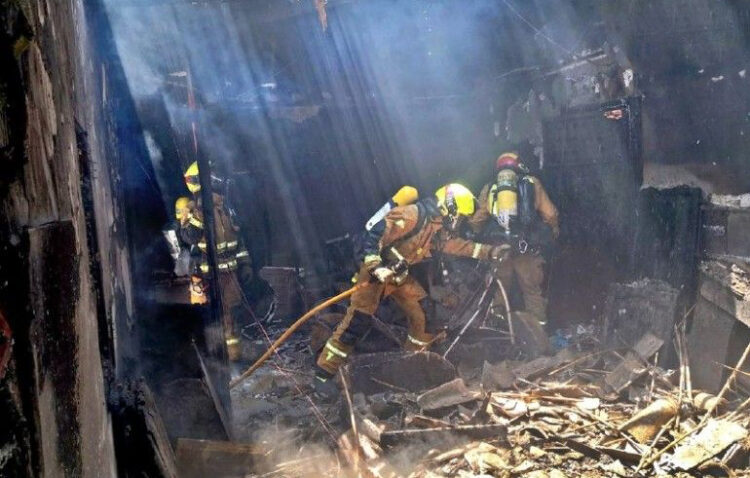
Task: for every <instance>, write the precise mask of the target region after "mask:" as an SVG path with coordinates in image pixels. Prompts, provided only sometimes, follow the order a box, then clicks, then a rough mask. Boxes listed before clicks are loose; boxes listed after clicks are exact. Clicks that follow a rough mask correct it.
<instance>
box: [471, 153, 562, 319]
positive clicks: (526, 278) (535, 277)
mask: <svg viewBox="0 0 750 478" xmlns="http://www.w3.org/2000/svg"><path fill="white" fill-rule="evenodd" d="M496 171H497V176H496V181H495V182H494V183H491V184H487V185H485V186H484V188H482V191H481V192H480V194H479V210H478V211H477V213H476V214H474V215H473V216H472V217H471V218H470V219H469V225H470V226H471V228H472V229H473V230H474V231H475V232H480V231H482V232H483V233H484V235H483V236H480V237H483V238H484V240H487V242H491V243H505V244H509V245H511V251H510V254H509V257H508V259H507V260H505V261H503V262H502V263H501V264H500V265H499V267H498V269H497V275H498V279H500V280H501V281H502V282H503V284H509V283H510V282H511V280H512V279H513V278H514V277H515V279H516V280H517V282H518V285H519V288H520V290H521V295H522V296H523V301H524V311H525V312H527V313H529V314H532V315H533V317H534V318H535V319H536V320H537V321H539V322H540V324H542V325H544V324H545V323H546V320H547V300H546V299H545V297H544V293H543V292H544V291H543V285H544V266H545V259H544V253H545V252H546V251H547V250H548V249H549V248H550V247H551V246H552V244H553V242H554V240H555V239H556V238H557V236H558V235H559V234H560V226H559V219H558V213H557V208H556V207H555V205H554V204H553V203H552V201H551V200H550V198H549V196H548V195H547V192H546V191H545V190H544V187H543V186H542V183H541V181H539V179H538V178H536V177H534V176H532V175H531V174H529V171H528V169H527V168H526V167H525V166H524V164H523V163H521V162H520V160H519V157H518V153H516V152H507V153H503V154H501V155H500V156H499V157H498V158H497V163H496ZM497 302H502V299H501V298H500V297H497V298H496V303H497Z"/></svg>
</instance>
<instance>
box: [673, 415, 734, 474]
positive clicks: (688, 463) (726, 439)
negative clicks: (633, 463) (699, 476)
mask: <svg viewBox="0 0 750 478" xmlns="http://www.w3.org/2000/svg"><path fill="white" fill-rule="evenodd" d="M747 435H748V432H747V430H746V429H745V428H744V427H743V426H741V425H738V424H736V423H734V422H730V421H727V420H709V422H708V424H707V425H706V427H705V428H704V429H703V430H701V431H700V432H699V433H698V434H697V435H692V436H691V437H689V438H688V439H687V440H686V441H685V443H683V444H682V445H680V446H678V447H677V448H676V449H675V452H674V455H672V458H671V460H670V461H671V462H672V463H673V464H674V466H675V467H677V468H679V469H681V470H683V471H688V470H691V469H693V468H695V467H696V466H698V465H700V464H701V463H703V462H705V461H708V460H709V459H711V458H713V457H714V456H716V455H718V454H719V453H721V452H723V451H724V450H726V449H727V448H729V447H730V446H731V445H732V444H733V443H736V442H738V441H740V440H742V439H744V438H745V437H747Z"/></svg>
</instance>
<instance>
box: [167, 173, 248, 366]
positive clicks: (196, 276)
mask: <svg viewBox="0 0 750 478" xmlns="http://www.w3.org/2000/svg"><path fill="white" fill-rule="evenodd" d="M211 181H212V189H213V192H212V194H213V195H212V198H213V203H214V208H213V211H214V214H213V218H214V240H215V243H216V267H217V269H218V273H219V274H218V277H219V291H220V293H221V305H222V326H223V329H224V338H225V340H226V346H227V356H228V357H229V360H231V361H237V360H239V358H240V339H239V334H238V330H237V324H236V321H235V315H236V314H240V313H241V312H242V307H243V295H244V292H243V288H242V285H244V284H247V283H249V282H251V281H252V279H253V269H252V267H251V262H250V254H249V253H248V251H247V249H245V247H244V245H243V242H242V239H241V238H240V237H239V234H238V233H239V227H238V226H237V225H236V224H235V221H234V215H233V214H232V212H231V208H229V207H228V205H227V204H226V197H225V194H223V193H224V191H223V190H222V188H220V187H217V185H220V184H222V180H221V179H219V178H216V179H215V177H214V176H212V177H211ZM185 184H186V185H187V187H188V189H189V190H190V192H192V193H194V194H197V193H199V192H200V190H201V185H200V181H199V179H198V163H197V162H194V163H193V164H191V165H190V167H189V168H188V169H187V171H186V172H185ZM177 206H182V210H181V211H182V214H181V217H180V236H181V237H182V239H183V240H184V241H185V242H187V243H188V244H191V245H193V246H195V247H196V248H197V255H196V258H195V259H196V260H195V270H194V273H193V275H192V276H191V284H190V293H191V302H192V301H193V298H194V297H195V298H196V302H197V301H198V298H200V297H202V298H203V299H202V300H203V302H202V303H205V302H206V295H205V283H206V278H207V277H208V276H209V272H210V269H209V265H208V257H207V247H206V246H207V244H206V237H205V231H204V223H203V212H202V210H201V207H200V206H201V201H200V199H198V200H197V201H188V202H187V203H186V202H184V201H180V200H178V203H177V204H176V207H177Z"/></svg>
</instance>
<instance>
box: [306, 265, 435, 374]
mask: <svg viewBox="0 0 750 478" xmlns="http://www.w3.org/2000/svg"><path fill="white" fill-rule="evenodd" d="M368 280H370V273H369V272H368V271H367V269H365V268H364V267H363V268H362V269H361V270H360V272H359V275H358V281H360V283H361V281H368ZM385 297H391V298H393V300H394V301H395V302H396V304H398V306H399V308H401V310H402V311H403V312H404V315H406V319H407V321H408V323H409V328H408V338H407V342H406V344H405V347H406V348H410V349H415V348H421V347H425V346H427V345H429V342H430V340H431V339H432V335H431V334H428V333H427V332H425V327H426V323H427V320H426V317H425V313H424V309H423V308H422V306H421V304H420V301H421V300H422V299H424V298H425V297H427V293H426V292H425V290H424V289H423V288H422V286H421V285H419V283H418V282H417V281H416V280H415V279H414V278H413V277H411V276H409V277H407V278H406V280H405V281H404V282H403V283H402V284H400V285H395V284H381V283H378V282H372V283H370V285H369V286H368V287H364V288H362V289H360V290H358V291H357V292H355V293H354V294H353V295H352V297H351V302H350V305H349V307H348V308H347V310H346V314H345V315H344V318H343V319H342V320H341V322H340V323H339V324H338V326H337V327H336V329H335V330H334V331H333V334H332V335H331V338H330V339H328V342H327V343H326V345H325V347H324V348H323V351H322V352H321V353H320V355H319V356H318V361H317V364H318V366H319V367H320V368H322V369H323V370H325V371H326V372H328V373H331V374H335V373H336V372H337V371H338V368H339V367H340V366H341V365H343V364H344V362H345V361H346V359H347V358H348V355H349V353H351V351H352V350H353V349H354V345H355V344H356V342H357V341H358V340H359V339H360V338H361V337H362V336H363V335H364V334H365V333H367V331H368V330H369V329H370V326H371V325H372V324H371V317H372V316H373V315H374V314H375V311H377V309H378V306H379V305H380V301H381V300H382V299H383V298H385Z"/></svg>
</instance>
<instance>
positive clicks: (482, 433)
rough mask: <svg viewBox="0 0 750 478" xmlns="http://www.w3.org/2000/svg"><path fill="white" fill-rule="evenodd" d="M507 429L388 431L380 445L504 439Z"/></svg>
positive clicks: (500, 426)
mask: <svg viewBox="0 0 750 478" xmlns="http://www.w3.org/2000/svg"><path fill="white" fill-rule="evenodd" d="M507 432H508V427H507V426H506V425H504V424H498V423H493V424H489V425H457V426H453V427H436V428H409V429H404V430H389V431H385V432H383V433H382V434H381V435H380V444H381V445H383V446H385V447H394V446H398V445H402V444H410V443H412V442H414V441H422V442H428V441H432V440H446V439H450V438H453V437H459V436H461V437H470V438H474V439H477V440H481V439H485V438H503V439H504V438H505V437H506V435H507Z"/></svg>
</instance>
